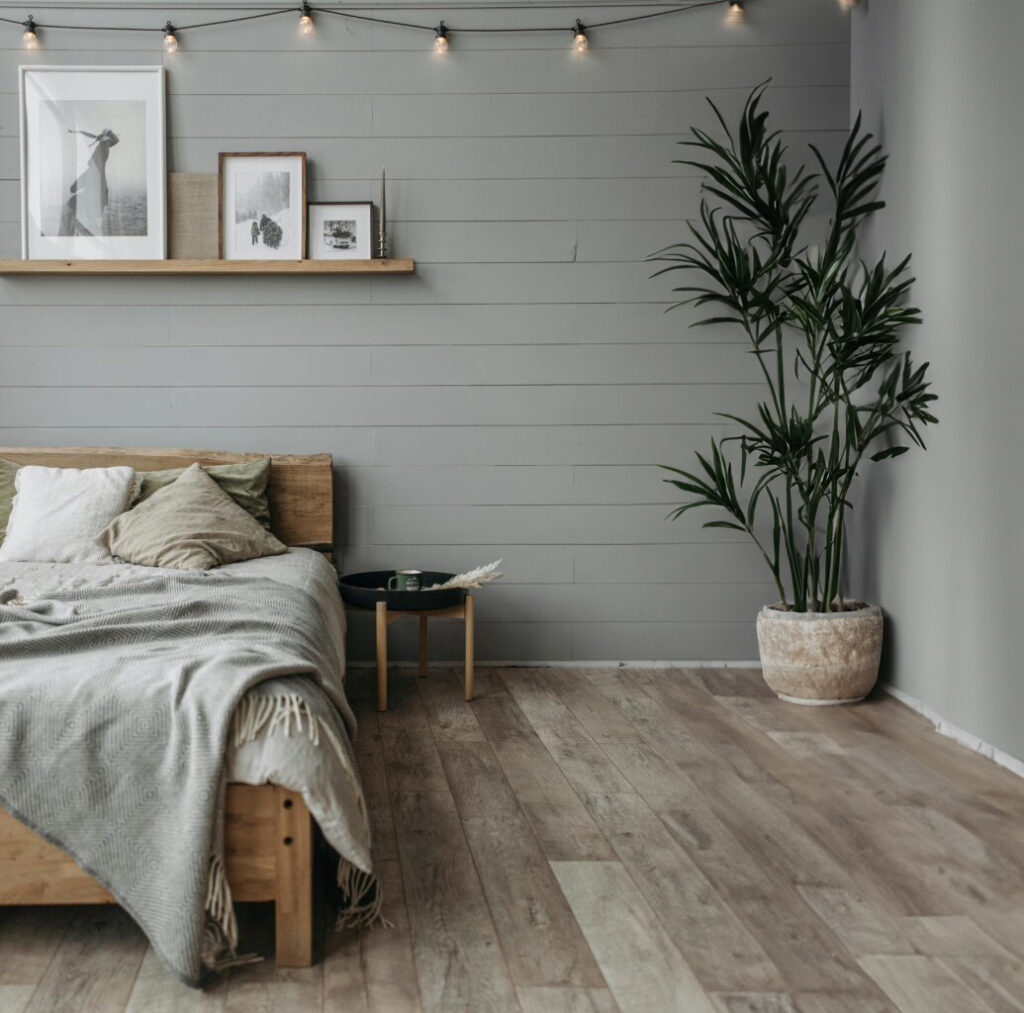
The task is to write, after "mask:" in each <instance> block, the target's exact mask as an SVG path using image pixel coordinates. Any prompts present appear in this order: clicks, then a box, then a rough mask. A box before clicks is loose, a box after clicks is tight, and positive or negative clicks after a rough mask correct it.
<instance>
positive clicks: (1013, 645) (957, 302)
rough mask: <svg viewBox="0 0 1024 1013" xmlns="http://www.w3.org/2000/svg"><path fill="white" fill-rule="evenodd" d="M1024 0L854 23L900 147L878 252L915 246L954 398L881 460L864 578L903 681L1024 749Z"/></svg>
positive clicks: (859, 18)
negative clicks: (1022, 609)
mask: <svg viewBox="0 0 1024 1013" xmlns="http://www.w3.org/2000/svg"><path fill="white" fill-rule="evenodd" d="M1022 37H1024V6H1022V5H1021V4H1020V2H1019V0H986V3H983V4H977V3H972V4H965V3H963V2H962V0H873V2H872V3H871V5H870V7H868V8H867V9H866V10H865V11H860V10H858V11H857V12H856V13H855V17H854V21H853V59H852V85H853V87H852V95H851V102H852V105H853V107H854V108H855V109H856V108H858V107H863V108H864V110H865V114H866V117H867V119H868V121H869V122H870V123H871V124H873V125H874V127H875V128H876V129H877V130H878V131H879V133H880V136H881V139H882V140H883V142H884V144H885V146H886V148H887V149H888V151H889V152H890V154H891V158H890V163H889V166H888V169H887V173H886V176H885V180H884V183H883V186H882V194H883V196H884V197H886V198H887V199H888V200H889V202H890V207H889V208H888V209H887V210H886V212H885V213H884V216H883V217H882V218H881V219H879V220H878V222H877V223H876V225H875V228H874V230H873V232H872V235H871V238H870V247H871V249H872V250H873V251H879V250H882V249H888V250H890V251H891V253H892V255H893V256H898V255H902V254H903V253H904V252H906V251H908V250H910V251H913V253H914V265H915V271H916V274H917V276H918V279H919V280H918V283H917V285H916V289H915V299H916V301H917V302H918V304H919V305H920V306H921V307H922V308H923V310H924V316H925V324H924V326H922V327H918V328H915V329H914V333H913V334H912V336H911V340H912V343H913V346H914V347H915V349H916V353H917V355H918V357H919V358H922V359H930V360H931V361H932V363H933V365H934V370H935V385H936V390H937V392H938V393H939V395H940V397H941V400H940V402H939V404H938V412H937V414H938V415H939V416H940V419H941V424H940V425H939V426H938V427H937V428H936V429H934V431H933V432H932V434H931V438H930V440H929V450H928V453H926V454H918V453H915V454H913V455H908V456H907V457H906V458H904V459H903V460H902V461H901V462H899V463H900V464H901V465H904V466H900V467H895V468H884V467H879V468H877V469H875V470H874V471H872V472H871V481H870V482H869V484H868V485H867V486H866V488H865V490H864V492H865V498H864V502H863V504H862V510H861V511H860V516H859V518H858V519H856V520H855V526H856V527H857V529H858V532H859V533H862V534H864V535H865V536H866V537H863V538H860V539H859V541H858V540H856V539H855V544H859V546H860V549H861V551H862V553H863V555H861V556H860V557H859V558H855V559H853V560H852V563H853V566H852V568H851V570H852V575H853V582H854V585H855V586H857V585H859V586H860V587H862V588H863V589H864V591H865V593H866V594H868V595H869V596H870V597H872V598H873V599H874V600H876V601H879V602H880V603H881V604H882V605H883V606H884V607H885V609H886V611H887V613H888V618H889V625H888V628H887V636H888V637H889V644H888V649H887V652H886V655H887V657H886V670H887V674H888V677H889V678H890V679H891V681H892V682H893V684H894V685H896V686H898V687H899V688H901V689H903V690H905V691H906V692H908V693H910V694H912V695H913V696H915V697H917V698H919V699H920V700H922V701H923V702H924V703H926V704H927V705H929V706H930V707H931V708H933V709H934V710H935V711H937V712H939V713H940V714H942V715H943V716H945V717H946V718H947V719H948V720H949V721H951V722H953V723H954V724H956V725H959V726H960V727H961V728H964V729H966V730H968V731H970V732H972V733H973V734H975V735H976V736H978V737H980V738H981V739H983V740H985V741H987V742H990V743H992V744H994V745H996V746H997V747H999V748H1001V749H1002V750H1004V751H1006V752H1008V753H1009V754H1010V755H1011V756H1015V757H1024V693H1022V692H1021V666H1022V662H1024V624H1022V623H1021V621H1020V617H1019V615H1018V604H1017V599H1018V598H1019V587H1020V583H1021V574H1022V573H1024V538H1022V537H1021V533H1020V515H1021V503H1022V502H1024V456H1022V453H1021V446H1022V441H1021V434H1022V432H1024V397H1022V393H1024V341H1022V339H1021V326H1022V325H1021V299H1020V292H1021V284H1022V278H1024V256H1022V239H1021V237H1022V236H1024V202H1022V201H1021V200H1020V198H1019V189H1020V172H1021V165H1022V164H1024V130H1022V129H1021V127H1020V96H1021V94H1024V64H1022V62H1021V59H1020V39H1021V38H1022Z"/></svg>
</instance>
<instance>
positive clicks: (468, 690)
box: [464, 594, 473, 700]
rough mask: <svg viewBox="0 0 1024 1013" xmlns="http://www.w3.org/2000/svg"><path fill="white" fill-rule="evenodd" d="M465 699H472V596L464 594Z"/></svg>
mask: <svg viewBox="0 0 1024 1013" xmlns="http://www.w3.org/2000/svg"><path fill="white" fill-rule="evenodd" d="M464 622H465V624H466V699H467V700H472V699H473V596H472V595H471V594H467V595H466V615H465V618H464Z"/></svg>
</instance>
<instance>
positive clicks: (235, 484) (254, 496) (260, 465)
mask: <svg viewBox="0 0 1024 1013" xmlns="http://www.w3.org/2000/svg"><path fill="white" fill-rule="evenodd" d="M185 470H186V469H185V468H168V469H166V470H164V471H140V472H139V477H140V478H141V479H142V484H141V485H140V486H139V495H138V498H137V500H136V503H142V502H144V501H145V500H147V499H149V497H150V496H152V495H153V493H155V492H157V491H158V490H160V489H163V488H165V487H166V486H169V485H170V484H171V483H172V482H174V481H175V480H176V479H178V478H179V477H180V476H181V475H183V474H184V473H185ZM203 471H205V472H206V474H207V475H209V476H210V478H212V479H213V480H214V481H215V482H216V483H217V485H219V486H220V487H221V488H222V489H223V490H224V491H225V492H226V493H227V494H228V495H229V496H230V497H231V498H232V499H233V500H234V501H235V502H236V503H237V504H238V505H239V506H240V507H241V508H242V509H243V510H244V511H245V512H246V513H247V514H249V515H251V516H252V517H254V518H255V519H256V520H257V521H258V522H259V524H260V527H263V528H266V530H267V531H269V530H270V503H269V502H268V500H267V482H268V481H269V479H270V458H269V457H261V458H259V459H258V460H255V461H239V462H238V463H237V464H213V465H206V466H204V467H203ZM2 480H3V472H2V471H0V482H2ZM0 490H2V485H0ZM0 501H2V494H0ZM0 509H2V506H0Z"/></svg>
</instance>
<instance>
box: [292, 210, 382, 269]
mask: <svg viewBox="0 0 1024 1013" xmlns="http://www.w3.org/2000/svg"><path fill="white" fill-rule="evenodd" d="M328 208H338V209H351V211H350V212H349V213H350V214H351V215H352V216H353V217H354V218H356V219H357V220H358V222H360V223H361V226H362V230H364V232H365V236H363V237H360V235H359V230H358V228H357V233H356V236H357V240H356V246H355V248H353V249H352V250H344V251H340V250H339V251H337V252H336V253H335V252H328V251H326V250H325V249H324V248H323V246H322V245H320V240H321V237H322V235H323V232H322V227H323V223H324V222H325V221H327V217H326V215H327V214H328V211H327V209H328ZM344 213H345V212H344V211H339V214H344ZM307 219H308V229H307V232H308V241H307V256H308V258H309V259H310V260H371V259H372V258H373V256H374V248H375V245H376V232H375V228H376V220H377V209H376V207H375V205H374V204H373V202H372V201H310V202H309V204H308V205H307Z"/></svg>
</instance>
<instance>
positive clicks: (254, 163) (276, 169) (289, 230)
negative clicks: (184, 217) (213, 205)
mask: <svg viewBox="0 0 1024 1013" xmlns="http://www.w3.org/2000/svg"><path fill="white" fill-rule="evenodd" d="M218 195H219V196H218V201H219V204H218V210H217V223H218V224H217V232H218V250H219V252H220V258H221V260H302V259H303V257H304V256H305V253H306V153H305V152H304V151H222V152H221V153H220V155H219V156H218Z"/></svg>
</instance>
